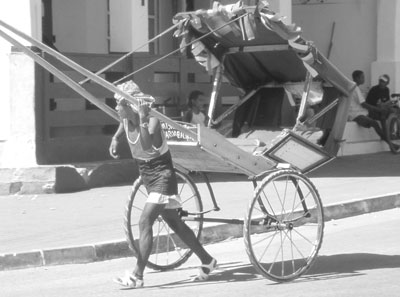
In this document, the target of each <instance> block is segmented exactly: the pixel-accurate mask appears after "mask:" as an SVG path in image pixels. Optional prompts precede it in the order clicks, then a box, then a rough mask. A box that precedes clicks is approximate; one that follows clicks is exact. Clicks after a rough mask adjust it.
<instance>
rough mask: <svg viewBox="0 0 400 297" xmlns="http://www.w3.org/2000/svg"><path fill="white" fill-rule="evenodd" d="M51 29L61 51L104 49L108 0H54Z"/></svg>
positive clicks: (90, 51) (101, 51)
mask: <svg viewBox="0 0 400 297" xmlns="http://www.w3.org/2000/svg"><path fill="white" fill-rule="evenodd" d="M53 30H54V35H55V37H56V42H55V46H56V47H57V49H58V50H59V51H61V52H69V53H71V52H78V53H79V52H80V53H99V54H102V53H107V52H108V45H107V38H106V37H107V1H106V0H84V1H82V0H68V1H65V0H53Z"/></svg>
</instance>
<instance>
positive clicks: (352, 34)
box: [0, 0, 400, 167]
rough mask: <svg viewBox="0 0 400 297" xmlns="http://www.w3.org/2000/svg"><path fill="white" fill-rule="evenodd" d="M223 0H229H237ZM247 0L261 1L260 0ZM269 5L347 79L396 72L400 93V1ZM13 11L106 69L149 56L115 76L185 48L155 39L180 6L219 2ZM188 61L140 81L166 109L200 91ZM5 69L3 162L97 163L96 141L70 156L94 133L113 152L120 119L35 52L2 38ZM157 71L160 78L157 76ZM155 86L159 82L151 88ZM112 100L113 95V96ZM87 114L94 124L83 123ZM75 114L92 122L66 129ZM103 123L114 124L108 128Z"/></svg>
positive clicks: (9, 9) (17, 2)
mask: <svg viewBox="0 0 400 297" xmlns="http://www.w3.org/2000/svg"><path fill="white" fill-rule="evenodd" d="M220 2H221V3H222V4H228V3H232V2H235V1H229V0H225V1H220ZM244 2H246V1H244ZM247 2H248V3H249V4H254V3H255V2H256V1H255V0H249V1H247ZM269 2H270V5H271V8H272V9H273V10H275V11H277V12H279V13H280V14H281V15H282V16H286V19H285V21H286V22H288V23H290V22H294V23H296V24H298V25H299V26H301V27H302V29H303V32H304V34H303V35H304V37H305V38H306V39H308V40H312V41H314V42H315V44H316V46H317V48H318V49H319V50H320V51H322V52H323V54H324V55H325V56H327V57H328V58H329V59H330V60H331V61H332V62H333V64H334V65H336V66H337V67H338V68H339V69H340V70H341V71H342V72H343V73H344V74H345V75H347V76H348V77H351V73H352V71H353V70H355V69H361V70H363V71H364V72H365V74H366V84H365V86H364V87H365V88H366V89H367V88H369V87H370V86H372V85H374V84H376V82H377V78H378V76H379V75H381V74H383V73H387V74H388V75H389V76H390V77H391V82H390V84H389V87H390V90H391V92H392V93H395V92H397V93H398V92H400V81H399V78H400V37H399V36H400V34H399V32H400V1H396V0H281V1H278V0H274V1H269ZM4 7H5V9H4V8H3V10H2V11H1V12H0V19H1V20H2V21H4V22H6V23H8V24H10V25H12V26H14V27H16V28H17V29H19V30H21V31H23V32H25V33H27V34H28V35H30V36H32V37H34V38H36V39H38V40H42V41H43V42H44V43H46V44H48V45H50V46H52V47H53V48H55V49H57V50H58V51H59V52H61V53H63V54H65V55H67V56H68V57H71V58H73V59H75V60H77V61H81V62H82V63H83V64H84V65H87V67H93V69H96V68H97V69H99V68H101V67H103V66H104V65H107V63H110V62H112V61H113V60H115V59H117V58H118V57H120V56H121V55H123V54H125V53H127V52H130V51H133V50H135V54H136V55H137V56H135V57H137V59H136V60H135V61H142V62H141V63H142V64H140V63H139V64H134V63H131V62H132V61H130V62H129V60H128V62H127V64H126V65H125V64H124V63H122V65H120V66H119V68H118V67H117V68H118V69H117V70H116V71H114V72H113V73H109V74H106V75H108V77H107V78H109V79H110V80H113V79H116V78H118V77H119V76H120V75H122V73H126V72H129V71H132V70H135V69H137V67H139V66H140V65H144V64H146V63H147V62H149V61H150V60H151V56H155V57H157V56H162V55H165V54H168V53H169V52H171V51H173V50H175V49H176V48H177V47H178V44H177V41H176V40H175V39H174V38H171V34H169V35H165V36H163V37H161V38H159V39H157V41H155V42H151V43H147V41H148V40H151V39H152V38H153V37H155V36H157V35H158V34H160V33H161V32H163V31H164V30H166V29H167V28H169V27H170V26H171V25H172V17H173V16H174V15H175V14H176V13H177V12H180V11H184V10H186V9H188V10H196V9H200V8H209V7H212V1H211V0H210V1H199V0H191V1H188V0H186V1H185V0H130V1H127V0H68V1H63V0H14V1H10V2H9V3H7V5H5V6H4ZM16 16H18V17H16ZM135 63H137V62H135ZM183 63H186V62H183V61H182V60H179V59H178V60H176V58H174V59H171V60H168V62H167V63H164V64H165V65H162V67H161V66H160V67H161V68H160V69H159V70H157V71H155V70H154V71H153V72H151V73H150V72H144V73H143V74H142V75H141V76H139V77H138V78H137V79H138V80H139V81H140V82H141V83H143V86H144V88H145V90H146V91H149V92H155V95H156V96H158V97H159V99H160V102H161V103H164V102H166V101H168V102H169V103H171V102H173V103H174V104H170V105H171V106H168V104H167V103H166V104H164V105H165V106H164V108H165V107H167V109H168V108H169V107H170V108H176V107H178V106H179V105H180V104H182V103H183V102H184V101H185V98H186V96H187V92H188V90H189V89H190V88H192V87H194V85H193V84H187V86H186V85H185V86H184V87H182V84H183V77H184V76H185V75H186V73H185V75H183V74H182V71H185V69H186V68H187V67H188V66H185V67H186V68H185V67H183V66H182V65H183ZM128 64H129V65H128ZM178 64H179V65H178ZM0 65H1V69H2V71H1V73H0V76H1V80H0V84H1V89H2V90H3V94H2V95H3V96H2V99H1V100H0V121H1V123H0V167H25V166H35V165H36V164H57V163H64V162H72V161H74V160H75V161H80V162H82V161H92V160H93V159H91V157H92V156H96V154H90V149H91V148H88V147H87V146H88V145H84V146H82V147H81V149H82V151H84V150H85V149H87V152H86V153H84V154H81V155H79V156H76V158H72V159H70V160H69V159H68V157H67V155H71V154H72V155H73V153H74V150H73V148H74V147H75V148H76V145H77V144H78V143H82V140H83V139H85V138H87V136H92V135H98V136H99V137H98V138H94V141H99V143H100V149H101V150H102V151H104V154H100V153H99V154H98V155H97V156H96V157H95V158H94V160H96V159H100V160H101V159H103V158H105V156H106V154H107V150H106V145H107V143H108V141H109V137H110V133H111V132H110V131H112V129H113V127H114V126H115V123H113V122H112V120H110V119H106V116H104V115H100V113H101V112H100V111H98V112H97V111H95V110H93V107H92V106H91V105H90V104H88V103H87V102H85V100H84V99H82V98H79V96H75V97H74V95H73V94H71V93H68V92H67V91H66V90H64V89H63V88H62V86H61V84H56V83H57V81H52V82H51V83H53V84H52V85H45V87H43V80H46V79H44V78H43V77H44V76H43V75H44V74H42V73H40V74H39V73H38V71H39V70H38V69H37V65H35V64H34V62H33V61H31V60H30V58H28V57H26V56H24V55H23V54H21V53H19V52H18V51H13V50H12V48H11V46H10V44H8V43H7V42H6V41H4V40H2V39H0ZM177 65H178V66H177ZM185 65H186V64H185ZM126 67H127V69H125V68H126ZM182 67H183V68H182ZM190 67H191V66H190ZM193 67H194V66H193ZM168 69H173V70H168ZM194 72H196V81H190V83H196V85H195V86H196V87H199V88H204V90H205V91H206V92H207V91H209V90H210V89H211V86H210V84H209V83H210V78H209V76H208V75H207V73H204V74H201V72H200V70H198V69H196V70H193V73H194ZM191 73H192V72H190V73H188V76H190V74H191ZM72 75H73V74H72ZM118 75H119V76H118ZM150 75H151V76H152V79H151V80H147V78H146V77H148V76H150ZM50 79H53V78H50ZM76 79H77V80H79V79H81V78H80V77H76ZM185 79H186V78H185ZM189 80H190V79H189ZM185 83H187V82H185ZM199 84H201V85H199ZM154 85H157V86H158V87H151V86H154ZM178 85H179V86H178ZM55 88H56V89H57V90H58V91H59V92H60V93H58V95H54V94H53V93H52V92H53V91H54V89H55ZM146 88H147V89H146ZM149 88H151V89H149ZM207 88H209V89H207ZM63 92H64V93H63ZM152 94H153V93H152ZM63 96H64V97H63ZM102 96H103V95H102ZM103 99H104V100H105V101H106V100H107V95H106V94H105V95H104V98H103ZM96 112H97V113H96ZM79 114H83V117H84V118H85V119H87V120H79V119H78V115H79ZM172 115H174V114H173V113H172ZM74 119H77V120H76V121H75V122H79V121H82V123H81V124H76V125H71V124H68V125H65V123H67V122H68V121H74ZM90 119H92V120H90ZM101 121H104V122H105V123H106V124H105V125H103V126H99V125H98V123H99V122H101ZM62 123H64V124H62ZM51 125H53V126H51ZM66 126H67V127H66ZM49 148H51V149H49ZM61 151H64V154H65V156H64V157H60V156H59V155H57V154H61V153H60V152H61ZM75 151H76V150H75Z"/></svg>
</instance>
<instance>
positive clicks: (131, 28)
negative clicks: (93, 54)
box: [110, 0, 148, 52]
mask: <svg viewBox="0 0 400 297" xmlns="http://www.w3.org/2000/svg"><path fill="white" fill-rule="evenodd" d="M137 28H140V30H136V29H137ZM110 36H111V39H110V51H111V52H130V51H132V50H135V49H137V48H138V47H141V46H142V45H143V44H145V43H146V42H147V40H148V19H147V1H145V3H144V5H142V1H126V0H110ZM138 51H139V52H142V51H145V52H147V51H148V45H145V46H143V47H141V48H140V49H139V50H138Z"/></svg>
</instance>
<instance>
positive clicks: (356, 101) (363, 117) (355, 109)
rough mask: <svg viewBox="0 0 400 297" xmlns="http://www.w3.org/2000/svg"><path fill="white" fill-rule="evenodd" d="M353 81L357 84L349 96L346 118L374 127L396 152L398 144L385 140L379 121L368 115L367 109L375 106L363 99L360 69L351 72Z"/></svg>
mask: <svg viewBox="0 0 400 297" xmlns="http://www.w3.org/2000/svg"><path fill="white" fill-rule="evenodd" d="M352 76H353V80H354V82H355V83H356V84H357V85H356V87H355V89H354V90H353V93H352V94H351V97H350V100H351V101H350V107H349V114H348V120H349V121H354V122H356V123H357V124H358V125H360V126H361V127H364V128H371V127H372V128H374V130H375V131H376V133H377V134H378V135H379V137H380V138H381V139H382V140H383V141H385V142H386V143H387V144H388V145H389V147H390V150H391V151H392V152H398V151H399V150H400V146H398V145H396V144H392V143H391V142H390V141H388V140H387V137H386V136H385V133H384V130H383V129H382V128H381V127H380V125H379V123H378V122H377V121H376V120H374V119H373V118H371V117H369V116H368V111H374V110H376V109H377V108H376V107H375V106H372V105H370V104H368V103H367V102H366V101H365V98H364V96H363V94H362V93H361V90H360V88H359V86H360V85H362V84H363V83H364V80H365V78H364V73H363V72H362V71H361V70H355V71H354V72H353V74H352Z"/></svg>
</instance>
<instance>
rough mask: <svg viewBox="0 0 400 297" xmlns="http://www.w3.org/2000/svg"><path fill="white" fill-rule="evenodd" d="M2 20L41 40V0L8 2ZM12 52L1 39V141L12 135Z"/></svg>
mask: <svg viewBox="0 0 400 297" xmlns="http://www.w3.org/2000/svg"><path fill="white" fill-rule="evenodd" d="M0 19H1V20H2V21H3V22H5V23H7V24H9V25H11V26H13V27H15V28H16V29H18V30H20V31H22V32H24V33H26V34H28V35H29V36H32V37H34V38H37V39H39V40H40V39H41V35H42V32H41V25H40V21H41V0H30V1H27V0H13V1H7V2H6V3H4V4H3V5H2V9H0ZM38 19H39V21H38ZM19 41H20V42H22V44H24V45H28V43H27V42H25V41H23V40H19ZM10 52H11V44H10V43H8V42H7V41H5V40H4V39H3V38H1V37H0V66H1V71H0V89H1V98H0V141H2V140H6V139H7V138H8V136H9V133H10V78H9V73H10V60H9V54H10ZM32 112H33V110H32Z"/></svg>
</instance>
